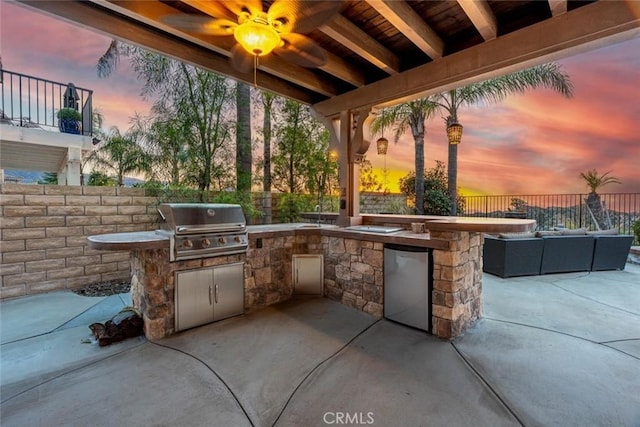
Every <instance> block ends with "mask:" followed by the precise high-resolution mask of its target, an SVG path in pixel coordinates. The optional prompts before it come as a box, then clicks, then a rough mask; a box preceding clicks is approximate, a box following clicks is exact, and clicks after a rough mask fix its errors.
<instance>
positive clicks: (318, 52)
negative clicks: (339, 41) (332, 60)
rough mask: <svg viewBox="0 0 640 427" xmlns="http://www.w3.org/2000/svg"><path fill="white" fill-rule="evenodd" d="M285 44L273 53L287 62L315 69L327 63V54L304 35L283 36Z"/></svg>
mask: <svg viewBox="0 0 640 427" xmlns="http://www.w3.org/2000/svg"><path fill="white" fill-rule="evenodd" d="M280 38H281V39H282V41H283V42H284V43H283V44H282V46H280V47H277V48H275V49H274V50H273V53H275V54H276V55H278V56H279V57H281V58H283V59H284V60H286V61H289V62H292V63H294V64H297V65H300V66H303V67H308V68H315V67H320V66H322V65H324V64H326V63H327V53H326V52H325V51H324V49H323V48H321V47H320V46H318V45H317V44H316V42H314V41H313V40H311V39H310V38H309V37H307V36H303V35H302V34H297V33H290V34H281V35H280Z"/></svg>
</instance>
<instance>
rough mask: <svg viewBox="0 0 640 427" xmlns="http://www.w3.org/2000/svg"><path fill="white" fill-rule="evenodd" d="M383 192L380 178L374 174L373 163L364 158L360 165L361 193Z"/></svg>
mask: <svg viewBox="0 0 640 427" xmlns="http://www.w3.org/2000/svg"><path fill="white" fill-rule="evenodd" d="M383 190H384V189H383V185H382V182H380V178H378V176H377V175H376V174H375V173H373V167H372V166H371V161H370V160H368V159H367V158H364V159H363V160H362V162H361V163H360V191H371V192H378V191H383ZM414 194H415V193H414Z"/></svg>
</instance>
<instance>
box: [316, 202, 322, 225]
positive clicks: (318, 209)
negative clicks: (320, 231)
mask: <svg viewBox="0 0 640 427" xmlns="http://www.w3.org/2000/svg"><path fill="white" fill-rule="evenodd" d="M316 212H318V228H320V219H321V217H322V216H321V214H320V205H316Z"/></svg>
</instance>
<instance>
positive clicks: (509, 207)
mask: <svg viewBox="0 0 640 427" xmlns="http://www.w3.org/2000/svg"><path fill="white" fill-rule="evenodd" d="M588 196H589V195H588V194H541V195H502V196H465V212H464V216H481V217H491V218H504V217H519V216H521V217H523V218H529V219H535V220H536V229H537V230H549V229H552V228H553V227H558V226H563V227H568V228H581V227H584V228H587V229H589V230H595V229H597V225H596V222H595V219H594V216H593V214H592V213H590V210H589V209H588V208H587V207H586V203H585V201H586V199H587V197H588ZM600 200H601V201H602V205H603V207H604V208H605V218H606V219H607V221H608V225H607V226H610V227H611V228H618V229H619V230H620V233H623V234H633V230H632V226H633V223H634V222H635V221H637V220H638V219H639V218H640V193H606V194H600Z"/></svg>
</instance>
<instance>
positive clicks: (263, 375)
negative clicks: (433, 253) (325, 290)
mask: <svg viewBox="0 0 640 427" xmlns="http://www.w3.org/2000/svg"><path fill="white" fill-rule="evenodd" d="M483 281H484V288H485V289H484V290H485V292H484V294H485V300H484V313H485V317H484V318H483V319H482V320H480V321H479V322H478V323H477V324H476V325H475V326H474V327H472V328H470V329H469V330H468V331H467V332H466V334H465V335H463V336H462V337H459V338H457V339H455V340H454V341H444V340H440V339H437V338H435V337H432V336H429V335H426V334H425V333H424V332H422V331H418V330H415V329H412V328H409V327H406V326H402V325H399V324H396V323H393V322H390V321H388V320H385V319H382V320H378V319H376V318H374V317H373V316H370V315H367V314H366V313H362V312H360V311H358V310H355V309H352V308H349V307H345V306H344V305H341V304H339V303H336V302H333V301H330V300H327V299H324V298H299V299H293V300H290V301H287V302H284V303H280V304H277V305H275V306H271V307H269V308H267V309H264V310H261V311H258V312H255V313H252V314H250V315H245V316H240V317H235V318H231V319H227V320H223V321H221V322H218V323H214V324H210V325H207V326H203V327H200V328H196V329H192V330H190V331H186V332H184V333H182V334H180V335H176V336H174V337H171V338H168V339H164V340H160V341H155V342H149V341H146V340H144V339H143V338H136V339H130V340H128V341H124V342H122V343H118V344H113V345H111V346H109V347H105V348H99V347H97V345H95V344H82V343H81V342H80V340H81V339H82V338H83V337H86V336H88V335H89V333H90V332H89V329H88V328H87V325H88V324H89V323H91V322H94V321H103V320H105V319H106V318H109V317H110V316H111V315H113V314H114V313H115V312H117V311H118V310H119V308H120V307H122V306H123V305H124V304H125V303H128V301H127V297H128V295H126V294H123V295H114V296H111V297H100V298H96V297H93V298H92V297H81V296H77V295H75V294H72V293H70V292H60V293H56V294H48V295H36V296H32V297H26V298H20V299H15V300H10V301H4V302H3V303H2V310H1V313H2V351H1V352H0V354H1V362H2V384H1V387H2V388H1V390H2V415H1V417H2V418H1V422H2V425H3V426H24V425H43V426H44V425H86V424H87V422H88V420H91V423H92V424H93V425H104V426H106V425H122V424H123V422H124V423H126V424H127V425H132V426H133V425H160V424H161V425H177V424H179V425H184V426H190V425H193V426H196V425H205V424H206V425H220V426H230V425H233V426H240V425H253V426H272V425H283V426H284V425H287V426H288V425H309V426H312V425H326V424H336V417H343V418H342V419H343V420H344V419H345V418H344V417H346V416H347V414H348V415H349V417H350V419H351V420H353V419H355V418H353V417H357V419H358V420H361V421H363V422H364V421H370V420H372V421H373V424H374V425H383V426H391V425H435V426H438V425H456V426H467V425H468V426H485V425H486V426H497V425H527V426H533V425H547V426H548V425H616V426H635V425H637V424H638V421H639V420H640V410H639V408H640V400H639V396H640V383H638V381H637V375H636V373H637V372H638V370H639V369H640V335H639V331H640V311H638V307H640V285H639V284H640V266H638V265H635V264H627V266H626V269H625V270H624V271H609V272H595V273H569V274H556V275H547V276H533V277H526V278H515V279H500V278H496V277H495V276H491V275H487V274H485V275H484V280H483ZM61 313H63V314H64V315H63V316H62V317H60V315H61ZM125 420H126V421H125Z"/></svg>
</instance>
